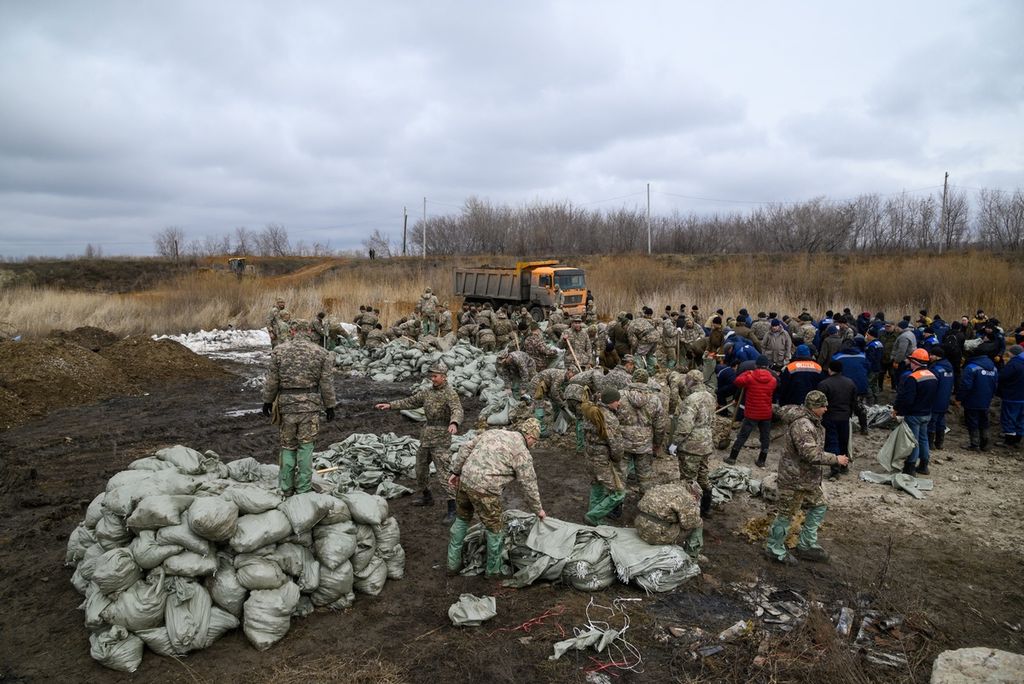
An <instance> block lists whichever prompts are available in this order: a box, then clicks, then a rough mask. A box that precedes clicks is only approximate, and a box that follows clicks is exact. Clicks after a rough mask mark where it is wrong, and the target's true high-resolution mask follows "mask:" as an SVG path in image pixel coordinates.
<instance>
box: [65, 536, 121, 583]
mask: <svg viewBox="0 0 1024 684" xmlns="http://www.w3.org/2000/svg"><path fill="white" fill-rule="evenodd" d="M104 553H106V551H104V550H103V548H102V547H101V546H100V545H99V544H96V545H94V546H90V547H89V548H88V549H86V551H85V557H83V558H82V560H81V561H80V562H79V563H78V567H77V568H75V575H78V576H79V577H80V578H81V579H82V580H84V584H85V585H86V586H88V584H89V583H90V582H92V573H93V571H94V570H95V569H96V562H97V561H98V560H99V559H100V556H102V555H103V554H104ZM133 555H134V554H133ZM72 584H75V582H74V577H72ZM75 586H76V587H78V586H79V585H78V584H75ZM79 591H80V592H81V593H83V594H84V593H85V588H84V587H83V588H81V589H79Z"/></svg>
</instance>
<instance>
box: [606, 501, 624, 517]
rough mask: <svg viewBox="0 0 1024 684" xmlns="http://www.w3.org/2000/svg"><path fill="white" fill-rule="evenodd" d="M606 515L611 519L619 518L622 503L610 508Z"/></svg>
mask: <svg viewBox="0 0 1024 684" xmlns="http://www.w3.org/2000/svg"><path fill="white" fill-rule="evenodd" d="M608 517H609V518H611V519H612V520H619V519H621V518H622V504H619V505H618V506H616V507H615V508H613V509H612V512H611V513H609V514H608Z"/></svg>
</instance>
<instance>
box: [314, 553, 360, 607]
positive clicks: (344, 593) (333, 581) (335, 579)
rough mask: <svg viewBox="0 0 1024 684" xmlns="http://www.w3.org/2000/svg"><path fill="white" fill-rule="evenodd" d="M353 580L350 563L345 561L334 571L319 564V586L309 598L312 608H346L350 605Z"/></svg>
mask: <svg viewBox="0 0 1024 684" xmlns="http://www.w3.org/2000/svg"><path fill="white" fill-rule="evenodd" d="M353 580H354V576H353V574H352V564H351V563H349V562H347V561H346V562H345V563H342V564H341V565H339V566H338V567H337V568H334V569H331V568H328V567H327V566H325V565H322V564H321V566H320V584H319V586H318V587H317V588H316V591H314V592H313V594H312V595H311V596H310V597H309V598H310V600H311V601H312V602H313V605H314V606H331V607H332V608H347V607H348V606H349V605H351V598H350V597H352V582H353ZM339 602H340V604H339Z"/></svg>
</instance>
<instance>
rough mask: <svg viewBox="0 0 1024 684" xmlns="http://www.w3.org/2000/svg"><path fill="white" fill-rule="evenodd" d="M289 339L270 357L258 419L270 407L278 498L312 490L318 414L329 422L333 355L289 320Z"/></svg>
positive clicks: (308, 331) (304, 325)
mask: <svg viewBox="0 0 1024 684" xmlns="http://www.w3.org/2000/svg"><path fill="white" fill-rule="evenodd" d="M293 330H294V333H293V337H292V338H291V339H290V340H288V341H286V342H283V343H282V344H278V345H277V346H276V347H274V351H273V352H271V354H270V372H269V373H267V383H266V387H265V388H264V390H263V415H265V416H270V415H271V412H272V409H273V406H274V402H275V400H276V402H277V408H278V412H279V413H280V427H281V453H280V456H279V459H280V463H279V465H280V468H281V470H280V473H279V474H278V486H279V487H280V488H281V493H282V494H284V495H285V496H291V495H292V494H293V493H295V494H302V493H304V492H308V491H309V490H310V488H311V487H312V486H313V445H314V442H316V438H317V434H318V433H319V431H320V411H325V412H326V414H327V422H330V421H332V420H334V405H335V403H336V402H335V398H334V356H333V355H332V354H331V353H329V352H328V351H327V350H326V349H324V348H323V347H320V346H318V345H317V344H315V343H314V342H313V335H314V333H313V327H312V326H311V325H310V324H309V323H308V322H306V321H295V322H294V324H293Z"/></svg>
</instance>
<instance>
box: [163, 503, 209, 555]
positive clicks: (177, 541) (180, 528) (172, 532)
mask: <svg viewBox="0 0 1024 684" xmlns="http://www.w3.org/2000/svg"><path fill="white" fill-rule="evenodd" d="M156 541H157V543H158V544H174V545H176V546H183V547H185V550H186V551H191V552H192V553H198V554H199V555H200V556H209V555H210V554H211V553H212V552H213V547H212V546H211V545H210V542H208V541H207V540H205V539H203V538H202V537H200V536H199V535H198V534H196V533H195V532H193V531H192V528H191V527H190V526H189V523H188V514H187V513H186V514H185V515H184V516H182V522H181V523H179V524H178V525H171V526H170V527H164V528H161V529H159V530H157V531H156Z"/></svg>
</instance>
